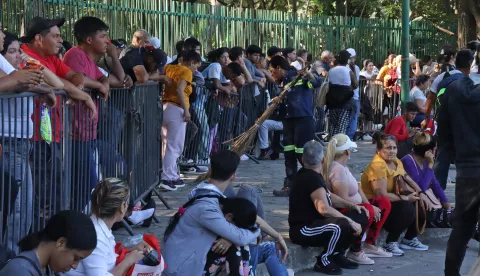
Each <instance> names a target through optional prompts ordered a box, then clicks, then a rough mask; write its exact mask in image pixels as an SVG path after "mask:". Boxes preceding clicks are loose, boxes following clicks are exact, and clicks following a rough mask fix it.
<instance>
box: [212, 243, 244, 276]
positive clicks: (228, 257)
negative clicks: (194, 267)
mask: <svg viewBox="0 0 480 276" xmlns="http://www.w3.org/2000/svg"><path fill="white" fill-rule="evenodd" d="M249 260H250V252H249V250H246V249H245V248H244V247H243V246H242V247H237V246H235V245H232V246H230V248H229V249H228V251H227V253H226V254H225V255H224V256H222V255H219V254H217V253H215V252H213V251H212V250H210V251H208V254H207V261H206V263H205V268H204V271H205V273H204V274H203V275H205V276H214V275H219V272H220V271H222V266H223V265H226V264H228V268H227V272H228V274H227V275H229V276H240V275H241V274H240V269H241V268H242V267H243V266H244V265H248V263H249Z"/></svg>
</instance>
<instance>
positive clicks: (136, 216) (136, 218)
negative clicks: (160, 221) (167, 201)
mask: <svg viewBox="0 0 480 276" xmlns="http://www.w3.org/2000/svg"><path fill="white" fill-rule="evenodd" d="M154 212H155V208H150V209H147V210H142V211H133V212H132V215H131V216H129V217H128V219H129V220H130V222H131V223H133V225H137V224H139V223H142V222H143V221H144V220H146V219H148V218H149V217H151V216H152V215H153V213H154Z"/></svg>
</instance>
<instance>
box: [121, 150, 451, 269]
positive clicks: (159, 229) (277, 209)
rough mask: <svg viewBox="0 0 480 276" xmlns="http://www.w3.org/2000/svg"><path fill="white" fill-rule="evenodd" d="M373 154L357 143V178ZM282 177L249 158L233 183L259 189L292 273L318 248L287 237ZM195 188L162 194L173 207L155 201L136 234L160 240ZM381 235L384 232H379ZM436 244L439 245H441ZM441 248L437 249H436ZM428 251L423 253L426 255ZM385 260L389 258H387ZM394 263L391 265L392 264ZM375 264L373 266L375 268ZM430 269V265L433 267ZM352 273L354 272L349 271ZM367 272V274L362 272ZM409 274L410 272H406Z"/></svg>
mask: <svg viewBox="0 0 480 276" xmlns="http://www.w3.org/2000/svg"><path fill="white" fill-rule="evenodd" d="M374 154H375V146H374V145H372V144H371V143H363V142H360V143H359V152H357V153H354V154H353V155H352V159H351V160H349V162H348V166H349V168H350V170H351V172H352V174H353V175H354V176H355V178H356V179H357V180H360V176H361V173H362V171H363V170H364V168H365V167H366V166H367V165H368V164H369V163H370V161H371V159H372V157H373V155H374ZM284 177H285V168H284V160H283V159H282V160H275V161H271V160H269V161H261V163H260V164H256V163H254V162H253V161H251V160H247V161H242V162H241V164H240V167H239V170H238V172H237V181H236V183H235V184H248V185H252V186H256V187H258V188H260V189H261V190H262V191H263V193H262V199H263V203H264V208H265V215H266V221H267V222H268V223H269V224H270V225H271V226H272V227H273V228H274V229H275V230H277V231H278V232H279V233H281V234H282V235H283V236H284V237H285V238H287V241H288V246H289V251H290V252H289V257H288V260H287V267H289V268H293V269H294V270H295V272H298V271H301V270H305V269H311V268H312V267H313V264H314V262H315V258H314V256H316V255H318V254H319V249H316V248H303V247H301V246H298V245H294V244H291V243H290V242H289V239H288V221H287V218H288V198H280V197H274V196H273V194H272V191H273V190H274V189H280V188H281V187H282V186H283V179H284ZM450 177H451V178H452V179H454V177H455V171H454V169H453V170H451V171H450ZM195 178H196V175H186V182H187V183H188V181H189V180H191V181H193V179H195ZM193 188H194V185H193V184H187V185H186V186H185V187H184V188H182V189H180V190H177V191H175V192H168V193H164V196H165V198H166V199H167V200H168V202H169V204H170V205H171V206H172V208H173V209H171V210H167V209H166V208H165V207H164V206H163V204H162V203H161V202H160V201H158V200H157V211H156V215H157V217H158V218H159V220H160V223H158V224H156V225H152V226H151V227H150V228H148V229H142V228H135V229H134V230H135V232H138V233H152V234H155V235H157V236H158V237H159V239H162V240H163V232H164V230H165V228H166V226H167V225H168V222H169V219H170V217H171V216H172V215H173V214H174V213H175V212H176V211H177V209H178V207H179V206H180V205H181V204H183V203H185V202H186V197H187V194H188V192H189V191H190V190H191V189H193ZM446 193H447V197H448V198H449V200H450V201H452V202H453V201H454V200H453V199H454V184H449V185H448V188H447V190H446ZM449 233H450V231H449V229H428V230H427V231H426V233H425V234H424V237H421V239H426V240H437V239H439V238H443V239H445V237H447V236H448V235H449ZM114 234H115V236H116V238H117V241H122V240H123V239H124V238H125V237H126V236H128V234H127V233H126V231H124V230H119V231H116V232H115V233H114ZM382 236H384V234H383V235H382ZM383 240H384V238H380V239H379V241H383ZM438 247H441V246H440V245H439V246H438ZM439 250H440V249H439ZM428 254H430V253H428V252H427V253H425V255H428ZM433 257H435V258H438V256H434V255H432V258H433ZM386 262H387V263H388V261H386ZM392 262H394V263H398V262H400V263H401V259H395V260H392ZM392 265H393V264H392ZM374 267H375V266H372V268H373V269H374ZM442 268H443V267H438V268H435V269H436V272H437V273H439V274H441V273H442V270H441V269H442ZM432 269H433V268H432ZM257 275H259V276H262V275H268V274H266V272H265V270H264V268H259V271H258V273H257ZM352 275H353V274H352ZM365 275H367V274H365ZM368 275H384V274H380V273H379V274H377V273H376V272H375V271H373V272H372V273H370V274H368ZM407 275H409V274H407Z"/></svg>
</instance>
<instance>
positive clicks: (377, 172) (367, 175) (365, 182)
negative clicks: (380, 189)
mask: <svg viewBox="0 0 480 276" xmlns="http://www.w3.org/2000/svg"><path fill="white" fill-rule="evenodd" d="M394 162H395V164H396V165H397V169H396V170H391V169H389V168H388V166H387V163H386V162H385V160H383V159H382V158H381V157H380V156H379V155H378V154H375V156H374V157H373V160H372V162H370V164H369V165H368V167H367V168H366V169H365V171H364V172H363V174H362V179H361V183H360V188H361V189H362V191H363V192H364V193H365V196H366V197H367V199H372V198H374V197H375V192H374V191H373V189H372V182H373V181H375V180H380V179H386V180H387V192H388V193H393V189H394V187H393V186H394V178H395V176H397V175H406V174H407V173H406V172H405V169H404V168H403V164H402V162H401V161H400V160H399V159H398V158H395V161H394Z"/></svg>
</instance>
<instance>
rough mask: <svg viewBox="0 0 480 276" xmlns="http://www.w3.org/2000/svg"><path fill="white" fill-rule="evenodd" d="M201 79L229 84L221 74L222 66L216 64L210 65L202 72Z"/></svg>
mask: <svg viewBox="0 0 480 276" xmlns="http://www.w3.org/2000/svg"><path fill="white" fill-rule="evenodd" d="M202 75H203V77H204V78H205V80H206V79H219V80H220V82H221V83H229V82H230V81H229V80H227V78H226V77H225V76H224V75H223V73H222V66H221V65H220V63H218V62H214V63H211V64H210V65H208V67H207V68H205V70H203V72H202Z"/></svg>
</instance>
